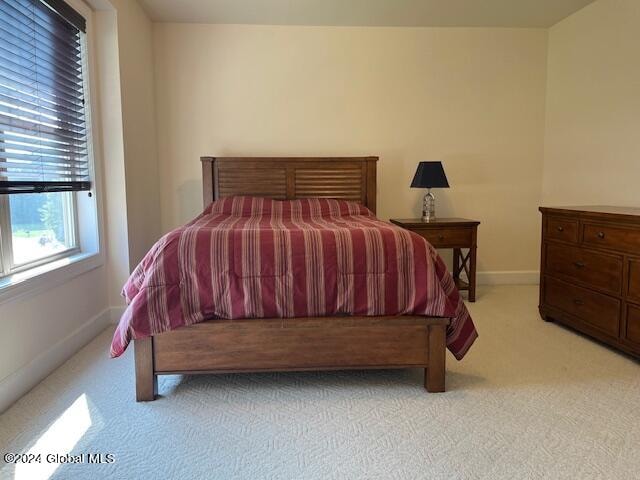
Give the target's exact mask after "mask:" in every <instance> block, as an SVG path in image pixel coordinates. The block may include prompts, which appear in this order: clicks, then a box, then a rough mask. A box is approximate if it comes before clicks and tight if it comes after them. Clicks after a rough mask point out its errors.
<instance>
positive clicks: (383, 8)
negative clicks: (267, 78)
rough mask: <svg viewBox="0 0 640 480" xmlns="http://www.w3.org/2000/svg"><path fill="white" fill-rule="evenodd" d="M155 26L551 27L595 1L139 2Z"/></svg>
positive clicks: (173, 0)
mask: <svg viewBox="0 0 640 480" xmlns="http://www.w3.org/2000/svg"><path fill="white" fill-rule="evenodd" d="M139 1H140V3H141V4H142V5H143V7H144V8H145V10H146V11H147V13H148V14H149V15H150V16H151V18H152V19H153V20H154V21H157V22H188V23H230V24H233V23H240V24H244V23H247V24H259V25H336V26H340V25H353V26H356V25H362V26H407V27H418V26H425V27H426V26H429V27H437V26H442V27H445V26H465V27H550V26H551V25H553V24H555V23H557V22H559V21H560V20H562V19H563V18H566V17H567V16H569V15H571V14H572V13H574V12H576V11H578V10H580V9H581V8H582V7H584V6H586V5H588V4H589V3H592V2H593V1H594V0H139Z"/></svg>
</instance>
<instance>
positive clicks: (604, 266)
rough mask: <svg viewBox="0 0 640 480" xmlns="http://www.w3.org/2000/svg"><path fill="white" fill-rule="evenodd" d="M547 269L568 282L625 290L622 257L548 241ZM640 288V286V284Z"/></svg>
mask: <svg viewBox="0 0 640 480" xmlns="http://www.w3.org/2000/svg"><path fill="white" fill-rule="evenodd" d="M546 248H547V255H546V259H545V270H546V272H547V273H549V274H551V275H555V276H558V277H560V278H563V279H564V280H567V281H570V282H571V281H578V282H581V283H584V284H586V285H588V286H593V287H595V288H600V289H603V290H606V291H608V292H611V293H614V294H616V293H617V294H619V293H620V291H621V289H622V257H618V256H616V255H607V254H605V253H597V252H593V251H589V250H585V249H583V248H579V247H571V246H569V245H559V244H552V243H548V244H547V246H546ZM639 287H640V286H639Z"/></svg>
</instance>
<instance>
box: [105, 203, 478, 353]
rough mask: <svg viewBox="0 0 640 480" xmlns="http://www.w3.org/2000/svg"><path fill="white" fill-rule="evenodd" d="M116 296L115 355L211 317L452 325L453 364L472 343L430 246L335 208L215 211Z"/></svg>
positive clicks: (176, 236)
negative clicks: (433, 319)
mask: <svg viewBox="0 0 640 480" xmlns="http://www.w3.org/2000/svg"><path fill="white" fill-rule="evenodd" d="M123 295H124V297H125V299H126V301H127V304H128V307H127V309H126V310H125V312H124V314H123V316H122V318H121V319H120V323H119V325H118V328H117V330H116V332H115V335H114V337H113V342H112V345H111V355H112V356H113V357H117V356H119V355H121V354H122V353H123V352H124V350H125V349H126V348H127V345H128V344H129V342H130V341H131V340H132V339H134V338H142V337H146V336H149V335H154V334H157V333H161V332H165V331H168V330H172V329H176V328H179V327H181V326H184V325H190V324H194V323H197V322H201V321H203V320H207V319H215V318H227V319H235V318H261V317H262V318H273V317H318V316H334V315H344V314H347V315H359V316H363V315H402V314H411V315H425V316H441V317H450V318H452V322H451V324H450V326H449V328H448V331H447V346H448V348H449V350H450V351H451V352H452V353H453V354H454V356H455V357H456V358H458V359H461V358H462V357H463V356H464V355H465V353H466V352H467V350H468V349H469V347H470V346H471V344H472V343H473V341H474V340H475V339H476V337H477V333H476V330H475V327H474V325H473V322H472V320H471V318H470V316H469V313H468V312H467V309H466V307H465V305H464V303H463V302H462V300H461V298H460V295H459V293H458V291H457V289H456V288H455V285H454V283H453V279H452V278H451V275H450V274H449V272H448V271H447V269H446V267H445V265H444V263H443V262H442V260H441V259H440V257H439V256H438V254H437V253H436V251H435V250H434V248H433V247H431V245H429V244H428V243H427V242H426V241H425V240H424V239H423V238H422V237H420V236H419V235H416V234H414V233H412V232H409V231H407V230H403V229H401V228H398V227H396V226H394V225H391V224H388V223H386V222H382V221H380V220H378V219H377V218H376V217H375V216H374V215H373V214H372V213H371V212H370V211H369V210H368V209H366V208H365V207H363V206H361V205H359V204H356V203H353V202H346V201H339V200H325V199H305V200H292V201H277V200H270V199H263V198H251V197H229V198H224V199H222V200H218V201H216V202H213V203H212V204H211V205H210V206H209V207H208V208H207V209H206V210H205V211H204V212H203V213H202V214H201V215H199V216H198V217H197V218H196V219H194V220H193V221H191V222H190V223H188V224H187V225H185V226H183V227H180V228H178V229H176V230H173V231H172V232H170V233H168V234H166V235H165V236H164V237H162V238H161V239H160V240H159V241H158V242H157V243H156V244H155V245H154V246H153V248H152V249H151V250H150V251H149V253H147V255H146V256H145V258H144V259H143V260H142V262H141V263H140V264H139V265H138V266H137V267H136V269H135V271H134V272H133V273H132V275H131V277H130V278H129V280H128V281H127V283H126V285H125V286H124V289H123Z"/></svg>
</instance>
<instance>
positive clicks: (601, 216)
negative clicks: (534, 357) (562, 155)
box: [540, 206, 640, 357]
mask: <svg viewBox="0 0 640 480" xmlns="http://www.w3.org/2000/svg"><path fill="white" fill-rule="evenodd" d="M540 212H542V255H541V268H540V314H541V315H542V317H543V318H544V319H545V320H547V321H552V320H555V321H557V322H560V323H563V324H565V325H568V326H570V327H572V328H574V329H576V330H579V331H581V332H583V333H584V334H586V335H589V336H591V337H593V338H596V339H598V340H600V341H602V342H605V343H607V344H609V345H611V346H613V347H615V348H617V349H619V350H622V351H624V352H626V353H629V354H632V355H634V356H636V357H640V209H636V208H622V207H604V206H589V207H560V208H548V207H541V208H540Z"/></svg>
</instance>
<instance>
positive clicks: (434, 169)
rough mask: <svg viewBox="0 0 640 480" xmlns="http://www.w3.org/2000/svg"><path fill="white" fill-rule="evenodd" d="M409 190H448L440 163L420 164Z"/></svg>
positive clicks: (447, 183)
mask: <svg viewBox="0 0 640 480" xmlns="http://www.w3.org/2000/svg"><path fill="white" fill-rule="evenodd" d="M411 188H449V182H447V176H446V175H445V174H444V168H442V162H420V163H419V164H418V169H417V170H416V174H415V175H414V176H413V181H412V182H411Z"/></svg>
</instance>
